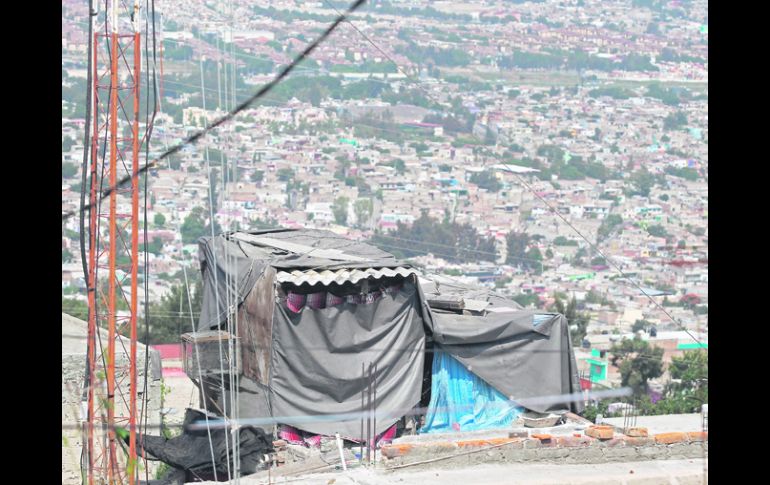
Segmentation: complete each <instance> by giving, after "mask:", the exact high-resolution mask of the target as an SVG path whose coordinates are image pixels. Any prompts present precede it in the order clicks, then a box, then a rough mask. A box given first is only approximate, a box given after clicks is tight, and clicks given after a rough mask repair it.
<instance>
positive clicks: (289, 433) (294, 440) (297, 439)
mask: <svg viewBox="0 0 770 485" xmlns="http://www.w3.org/2000/svg"><path fill="white" fill-rule="evenodd" d="M278 437H279V438H280V439H282V440H284V441H286V442H287V443H290V444H292V445H303V446H311V447H315V448H317V447H319V446H321V435H317V434H316V435H311V434H309V433H307V432H305V431H302V430H301V429H297V428H295V427H294V426H289V425H288V424H282V425H281V429H280V430H279V431H278Z"/></svg>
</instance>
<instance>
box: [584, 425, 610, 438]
mask: <svg viewBox="0 0 770 485" xmlns="http://www.w3.org/2000/svg"><path fill="white" fill-rule="evenodd" d="M614 434H615V433H614V431H613V428H612V426H602V425H594V426H589V427H588V429H586V435H587V436H590V437H591V438H596V439H600V440H608V439H611V438H612V437H613V436H614Z"/></svg>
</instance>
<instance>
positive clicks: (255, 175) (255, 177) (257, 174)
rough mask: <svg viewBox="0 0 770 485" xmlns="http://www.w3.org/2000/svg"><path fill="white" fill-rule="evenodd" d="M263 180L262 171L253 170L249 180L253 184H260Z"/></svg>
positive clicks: (263, 174)
mask: <svg viewBox="0 0 770 485" xmlns="http://www.w3.org/2000/svg"><path fill="white" fill-rule="evenodd" d="M264 178H265V172H264V171H263V170H255V171H254V172H252V173H251V176H250V179H251V181H252V182H254V183H259V182H262V180H263V179H264Z"/></svg>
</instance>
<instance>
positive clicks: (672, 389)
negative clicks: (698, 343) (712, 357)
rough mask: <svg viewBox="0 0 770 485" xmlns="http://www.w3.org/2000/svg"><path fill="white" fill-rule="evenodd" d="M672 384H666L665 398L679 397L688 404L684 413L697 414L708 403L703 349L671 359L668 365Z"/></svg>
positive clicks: (705, 353)
mask: <svg viewBox="0 0 770 485" xmlns="http://www.w3.org/2000/svg"><path fill="white" fill-rule="evenodd" d="M669 373H670V374H671V379H672V382H671V383H669V384H668V386H667V389H666V396H667V397H669V396H676V395H679V396H681V397H683V398H684V399H685V401H687V402H689V408H688V410H686V411H684V412H689V413H694V412H699V411H700V407H701V405H703V404H708V401H709V388H708V376H709V361H708V351H707V350H705V349H698V350H691V351H687V352H685V353H684V355H682V356H681V357H676V356H675V357H672V358H671V364H670V365H669Z"/></svg>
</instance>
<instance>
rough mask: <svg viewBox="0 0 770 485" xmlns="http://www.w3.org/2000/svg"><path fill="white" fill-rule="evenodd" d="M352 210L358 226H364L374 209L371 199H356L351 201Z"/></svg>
mask: <svg viewBox="0 0 770 485" xmlns="http://www.w3.org/2000/svg"><path fill="white" fill-rule="evenodd" d="M353 210H354V211H355V213H356V223H357V224H358V226H359V227H364V226H365V225H366V224H367V223H368V222H369V218H371V217H372V211H373V210H374V204H373V203H372V199H358V200H356V201H355V203H353Z"/></svg>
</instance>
